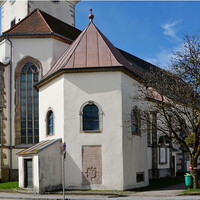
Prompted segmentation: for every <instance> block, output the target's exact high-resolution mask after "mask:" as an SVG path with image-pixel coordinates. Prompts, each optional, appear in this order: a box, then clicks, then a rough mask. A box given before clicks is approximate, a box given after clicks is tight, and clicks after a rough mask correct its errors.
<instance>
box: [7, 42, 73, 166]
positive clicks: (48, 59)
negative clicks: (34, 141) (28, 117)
mask: <svg viewBox="0 0 200 200" xmlns="http://www.w3.org/2000/svg"><path fill="white" fill-rule="evenodd" d="M11 40H12V42H13V65H12V94H13V95H12V144H13V146H14V145H15V125H14V123H15V68H16V66H17V63H18V62H19V61H20V60H21V59H23V58H25V57H26V56H31V57H33V58H36V59H38V60H39V61H40V62H41V64H42V68H43V75H44V74H45V73H46V72H47V71H48V70H49V69H50V67H51V66H52V64H53V63H54V62H55V60H56V59H58V57H59V56H60V55H61V54H62V53H63V52H64V50H66V49H67V48H68V47H69V45H68V44H66V43H63V42H60V41H58V40H55V39H53V38H43V39H42V38H37V39H34V38H32V39H31V38H29V39H11ZM9 72H10V65H8V66H7V67H6V68H5V72H4V75H5V79H4V80H5V92H6V95H5V100H6V108H5V109H4V113H5V117H6V118H7V120H5V121H4V122H5V125H6V127H5V130H4V132H5V134H6V136H5V139H6V145H8V146H9V144H10V127H9V124H10V121H9V116H10V114H9V112H10V106H9V105H10V99H9V94H10V75H9V74H10V73H9ZM21 150H22V148H20V149H15V148H13V150H12V151H13V153H12V154H13V156H12V168H13V169H17V168H18V159H17V156H16V153H18V152H19V151H21ZM4 152H5V154H6V156H7V159H4V163H5V165H10V152H9V149H5V150H4Z"/></svg>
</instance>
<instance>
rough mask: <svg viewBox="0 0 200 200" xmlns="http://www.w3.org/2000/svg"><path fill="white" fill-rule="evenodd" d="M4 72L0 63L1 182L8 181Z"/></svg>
mask: <svg viewBox="0 0 200 200" xmlns="http://www.w3.org/2000/svg"><path fill="white" fill-rule="evenodd" d="M4 70H5V66H4V65H3V64H1V63H0V144H1V149H0V156H1V158H0V160H1V163H0V168H1V181H2V182H7V181H8V180H9V167H8V165H5V162H4V161H5V159H7V155H6V154H5V152H4V151H5V149H6V148H7V147H6V146H5V145H6V143H7V141H6V138H5V131H4V130H5V128H6V127H5V126H6V125H5V120H7V119H6V117H5V114H4V109H5V108H6V100H5V95H6V92H5V82H4Z"/></svg>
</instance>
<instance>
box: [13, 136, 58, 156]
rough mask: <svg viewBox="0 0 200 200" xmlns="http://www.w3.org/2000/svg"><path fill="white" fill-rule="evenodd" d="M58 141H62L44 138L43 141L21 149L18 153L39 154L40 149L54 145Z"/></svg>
mask: <svg viewBox="0 0 200 200" xmlns="http://www.w3.org/2000/svg"><path fill="white" fill-rule="evenodd" d="M58 141H61V139H52V140H43V141H41V142H39V143H37V144H35V145H33V146H31V147H29V148H28V149H24V150H22V151H20V152H19V153H17V154H18V155H28V154H37V153H39V152H40V151H42V150H44V149H46V148H47V147H49V146H50V145H52V144H54V143H56V142H58Z"/></svg>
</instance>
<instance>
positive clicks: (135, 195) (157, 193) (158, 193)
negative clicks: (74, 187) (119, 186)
mask: <svg viewBox="0 0 200 200" xmlns="http://www.w3.org/2000/svg"><path fill="white" fill-rule="evenodd" d="M185 189H186V187H185V185H184V184H178V185H174V186H170V187H165V188H162V189H159V190H151V191H143V192H135V191H133V192H129V191H127V192H123V195H121V194H117V193H111V194H109V193H104V194H103V193H102V194H101V195H99V194H97V195H96V194H90V195H88V194H86V193H78V194H76V195H73V194H72V193H71V192H66V195H65V198H66V199H74V200H78V199H138V200H139V199H148V200H150V199H151V200H152V199H200V196H194V195H192V196H178V195H179V194H180V193H181V191H183V190H185ZM0 199H7V200H9V199H27V200H29V199H31V200H34V199H36V200H44V199H47V200H48V199H49V200H50V199H51V200H58V199H63V196H62V194H61V193H56V194H44V195H38V194H30V193H26V194H25V193H19V192H0Z"/></svg>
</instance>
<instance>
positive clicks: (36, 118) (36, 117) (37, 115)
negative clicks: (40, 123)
mask: <svg viewBox="0 0 200 200" xmlns="http://www.w3.org/2000/svg"><path fill="white" fill-rule="evenodd" d="M34 118H35V120H38V119H39V114H38V112H35V113H34Z"/></svg>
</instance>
